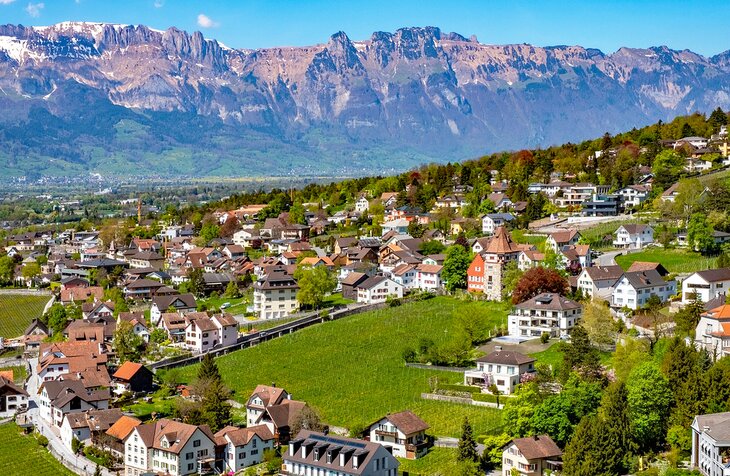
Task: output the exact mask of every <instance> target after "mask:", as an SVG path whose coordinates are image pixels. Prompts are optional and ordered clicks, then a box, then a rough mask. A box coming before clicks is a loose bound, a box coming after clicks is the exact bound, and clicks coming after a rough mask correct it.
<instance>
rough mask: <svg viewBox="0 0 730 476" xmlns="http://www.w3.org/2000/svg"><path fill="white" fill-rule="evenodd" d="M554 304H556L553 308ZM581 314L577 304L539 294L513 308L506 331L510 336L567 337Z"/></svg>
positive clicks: (560, 297) (559, 297) (562, 298)
mask: <svg viewBox="0 0 730 476" xmlns="http://www.w3.org/2000/svg"><path fill="white" fill-rule="evenodd" d="M543 298H544V299H543ZM558 301H559V302H560V305H556V302H558ZM582 315H583V307H582V306H581V305H580V304H578V303H577V302H575V301H571V300H570V299H567V298H564V297H562V296H558V295H552V296H550V297H549V298H547V297H545V294H541V295H540V296H537V297H535V298H533V299H530V300H529V301H527V302H524V303H522V304H519V305H517V306H515V308H514V309H513V311H512V313H511V314H510V315H509V316H508V317H507V329H508V332H509V335H511V336H514V337H540V336H541V335H542V334H543V333H547V334H549V335H550V337H560V336H567V335H570V331H571V330H572V329H573V327H575V325H576V324H578V320H579V319H580V318H581V316H582Z"/></svg>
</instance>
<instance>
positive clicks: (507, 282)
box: [502, 260, 523, 301]
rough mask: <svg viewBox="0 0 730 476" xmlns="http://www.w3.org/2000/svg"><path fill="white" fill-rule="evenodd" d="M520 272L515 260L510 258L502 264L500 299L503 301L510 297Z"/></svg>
mask: <svg viewBox="0 0 730 476" xmlns="http://www.w3.org/2000/svg"><path fill="white" fill-rule="evenodd" d="M522 274H523V272H522V271H521V270H520V268H519V266H518V265H517V260H511V261H509V262H508V263H507V264H506V265H505V266H504V270H503V271H502V299H503V300H504V301H507V300H509V299H510V296H512V293H513V292H514V290H515V286H517V283H518V282H519V281H520V278H521V277H522Z"/></svg>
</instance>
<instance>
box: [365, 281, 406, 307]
mask: <svg viewBox="0 0 730 476" xmlns="http://www.w3.org/2000/svg"><path fill="white" fill-rule="evenodd" d="M403 292H404V288H403V285H401V284H398V283H396V282H395V281H393V280H392V279H389V278H386V277H385V276H373V277H371V278H368V279H366V280H365V281H363V282H362V283H361V284H360V285H359V286H358V287H357V302H359V303H364V304H378V303H382V302H385V301H386V300H387V299H388V297H392V298H402V297H403Z"/></svg>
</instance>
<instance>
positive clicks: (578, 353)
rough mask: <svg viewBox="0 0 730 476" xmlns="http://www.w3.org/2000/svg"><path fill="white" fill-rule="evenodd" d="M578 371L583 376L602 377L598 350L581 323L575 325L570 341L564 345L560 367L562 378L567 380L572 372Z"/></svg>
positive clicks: (587, 377)
mask: <svg viewBox="0 0 730 476" xmlns="http://www.w3.org/2000/svg"><path fill="white" fill-rule="evenodd" d="M574 371H575V372H577V373H578V374H579V375H580V376H582V377H583V378H586V379H589V380H597V379H600V378H601V360H600V358H599V356H598V350H597V349H596V348H595V347H593V345H591V340H590V337H588V333H587V332H586V330H585V329H583V326H581V325H580V324H579V325H577V326H575V327H573V331H572V332H571V334H570V343H569V344H565V345H564V346H563V365H562V367H561V368H560V373H561V375H560V379H561V380H562V381H563V382H566V381H567V380H568V378H569V377H570V373H571V372H574Z"/></svg>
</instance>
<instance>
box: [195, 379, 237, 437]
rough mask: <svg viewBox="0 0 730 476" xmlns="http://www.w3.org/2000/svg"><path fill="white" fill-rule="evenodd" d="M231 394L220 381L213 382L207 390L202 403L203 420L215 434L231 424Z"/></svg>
mask: <svg viewBox="0 0 730 476" xmlns="http://www.w3.org/2000/svg"><path fill="white" fill-rule="evenodd" d="M229 397H230V392H229V391H228V389H227V388H226V387H225V386H224V385H223V382H221V381H220V380H213V381H212V382H211V383H210V384H209V385H208V386H207V388H206V391H205V394H204V395H203V400H202V402H201V411H202V413H203V420H204V421H205V422H206V423H207V424H208V426H209V427H210V429H211V430H212V431H213V432H214V433H215V432H216V431H218V430H220V429H221V428H223V427H225V426H226V425H229V424H230V423H231V404H230V403H228V398H229Z"/></svg>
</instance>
